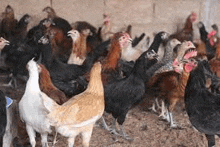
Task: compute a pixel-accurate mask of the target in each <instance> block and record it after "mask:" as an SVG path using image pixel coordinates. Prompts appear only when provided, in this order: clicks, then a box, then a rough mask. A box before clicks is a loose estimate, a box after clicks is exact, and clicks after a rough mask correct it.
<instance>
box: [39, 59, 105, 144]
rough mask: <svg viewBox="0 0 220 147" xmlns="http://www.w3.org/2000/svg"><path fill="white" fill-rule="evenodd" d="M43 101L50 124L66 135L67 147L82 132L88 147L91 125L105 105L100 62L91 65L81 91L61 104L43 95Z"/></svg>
mask: <svg viewBox="0 0 220 147" xmlns="http://www.w3.org/2000/svg"><path fill="white" fill-rule="evenodd" d="M43 102H44V105H45V107H46V108H47V110H48V111H49V114H48V118H49V119H50V122H51V124H52V125H53V126H55V128H56V130H57V131H58V132H59V133H60V134H62V135H63V136H65V137H68V145H69V147H73V146H74V141H75V137H76V136H77V135H78V134H82V138H83V146H85V147H89V141H90V138H91V135H92V130H93V126H94V124H95V122H96V121H97V120H98V119H100V118H101V116H102V114H103V112H104V106H105V105H104V104H105V103H104V89H103V85H102V80H101V64H100V63H95V64H94V65H93V67H92V69H91V73H90V82H89V84H88V87H87V89H86V90H85V91H84V92H83V93H80V94H79V95H76V96H74V97H72V98H71V99H70V100H68V101H67V102H66V103H64V104H63V105H58V104H56V103H55V102H54V101H53V100H52V99H50V98H49V97H43Z"/></svg>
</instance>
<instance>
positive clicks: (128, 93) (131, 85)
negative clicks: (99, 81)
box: [104, 50, 157, 140]
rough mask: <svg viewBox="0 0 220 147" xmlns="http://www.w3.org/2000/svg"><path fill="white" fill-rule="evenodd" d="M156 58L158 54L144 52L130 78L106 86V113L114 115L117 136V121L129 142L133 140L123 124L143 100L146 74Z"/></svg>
mask: <svg viewBox="0 0 220 147" xmlns="http://www.w3.org/2000/svg"><path fill="white" fill-rule="evenodd" d="M156 57H157V54H156V53H155V52H152V51H151V50H150V51H146V52H144V53H143V54H142V55H141V56H140V57H139V58H138V59H137V61H136V62H135V65H134V68H133V70H132V72H131V74H130V75H129V76H127V77H125V78H123V79H119V80H117V79H115V80H112V81H110V82H109V83H107V84H106V85H104V91H105V111H106V112H107V113H110V114H112V116H113V118H114V119H113V130H112V132H113V133H114V134H115V135H118V133H117V132H116V129H115V123H116V121H117V122H118V124H119V126H120V131H121V133H120V135H122V136H123V137H124V138H125V139H127V140H133V139H132V138H131V137H129V135H127V134H126V132H125V131H124V127H123V123H124V121H125V118H126V115H127V113H128V111H129V110H130V109H131V108H132V106H134V104H137V103H138V102H140V101H141V99H142V98H143V96H144V93H145V81H146V79H145V72H146V70H147V69H148V68H149V67H150V66H152V65H153V64H155V63H156V62H157V58H156ZM104 124H105V123H104ZM105 126H106V125H105ZM106 128H108V127H106Z"/></svg>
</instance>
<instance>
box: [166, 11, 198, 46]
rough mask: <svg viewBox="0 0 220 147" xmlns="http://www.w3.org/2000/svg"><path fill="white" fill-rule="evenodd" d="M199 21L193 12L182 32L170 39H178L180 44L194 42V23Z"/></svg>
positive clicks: (171, 36)
mask: <svg viewBox="0 0 220 147" xmlns="http://www.w3.org/2000/svg"><path fill="white" fill-rule="evenodd" d="M196 20H197V14H196V13H195V12H192V13H191V14H190V15H189V16H188V18H187V19H186V22H185V26H184V28H183V29H182V30H179V31H177V32H176V33H174V34H172V35H170V38H176V39H178V40H179V41H180V42H183V41H184V40H186V41H193V34H194V33H193V23H194V22H195V21H196Z"/></svg>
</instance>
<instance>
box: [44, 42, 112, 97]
mask: <svg viewBox="0 0 220 147" xmlns="http://www.w3.org/2000/svg"><path fill="white" fill-rule="evenodd" d="M43 42H44V41H43ZM45 42H46V41H45ZM108 45H109V41H106V42H103V43H102V44H100V45H99V46H98V47H97V48H96V49H95V50H94V52H93V53H91V54H88V56H87V58H86V60H85V62H84V63H83V64H82V65H75V64H65V63H63V62H61V61H59V59H57V58H56V57H55V56H54V55H53V53H52V52H53V51H52V49H51V45H50V43H49V44H45V45H42V46H41V49H42V64H44V65H45V66H46V68H47V69H48V71H49V72H50V75H51V80H52V82H53V84H54V85H55V86H56V87H57V88H58V89H60V90H61V91H63V92H64V93H65V95H66V96H67V97H72V96H74V95H76V94H79V93H81V92H82V91H84V90H85V87H86V86H87V82H86V80H84V79H83V80H82V79H81V78H80V77H81V76H83V75H84V74H86V73H88V72H89V71H90V69H91V67H92V65H93V63H94V62H95V61H97V59H98V58H99V56H100V55H101V54H102V52H104V51H105V50H107V48H108ZM57 69H59V70H57Z"/></svg>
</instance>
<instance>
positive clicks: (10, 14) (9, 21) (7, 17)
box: [0, 5, 18, 39]
mask: <svg viewBox="0 0 220 147" xmlns="http://www.w3.org/2000/svg"><path fill="white" fill-rule="evenodd" d="M17 24H18V21H17V19H15V16H14V10H13V8H12V7H11V6H10V5H8V6H7V7H6V8H5V12H4V18H3V20H2V22H1V31H0V32H1V33H2V36H4V38H5V39H10V37H12V33H13V32H14V31H15V28H16V26H17Z"/></svg>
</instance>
